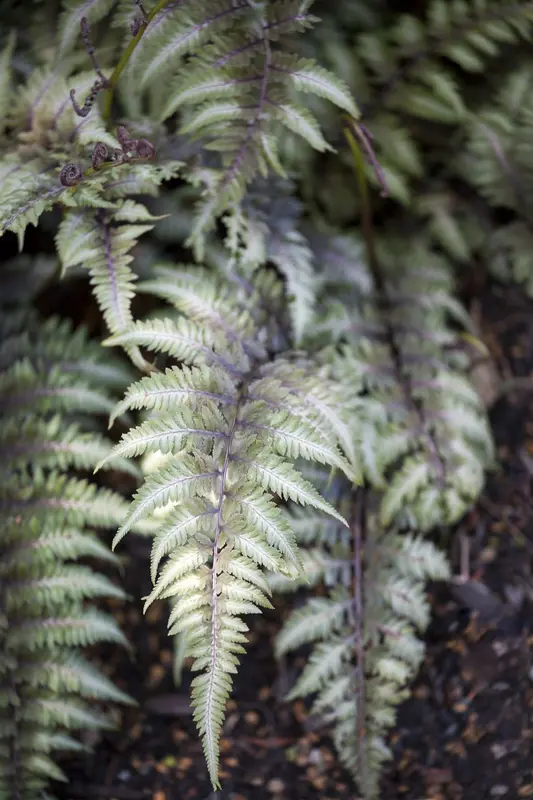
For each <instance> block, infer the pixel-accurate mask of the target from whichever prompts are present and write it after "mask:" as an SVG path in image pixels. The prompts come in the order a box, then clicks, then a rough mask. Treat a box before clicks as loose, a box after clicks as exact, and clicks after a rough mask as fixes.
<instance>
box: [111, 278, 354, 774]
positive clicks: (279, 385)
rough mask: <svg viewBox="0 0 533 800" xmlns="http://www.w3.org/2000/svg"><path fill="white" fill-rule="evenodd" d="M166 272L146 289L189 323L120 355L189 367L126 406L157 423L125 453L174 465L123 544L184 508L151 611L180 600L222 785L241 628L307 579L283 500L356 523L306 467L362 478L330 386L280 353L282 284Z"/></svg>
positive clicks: (210, 759) (139, 433)
mask: <svg viewBox="0 0 533 800" xmlns="http://www.w3.org/2000/svg"><path fill="white" fill-rule="evenodd" d="M154 274H155V280H154V282H153V283H152V282H150V283H148V284H147V285H145V286H144V287H143V289H144V290H145V291H157V294H158V295H159V296H161V297H164V298H165V299H167V300H168V301H171V302H172V303H173V304H174V305H175V307H176V308H177V310H178V311H179V312H181V313H180V314H179V315H178V316H176V317H175V318H172V317H169V318H155V319H153V320H148V321H146V322H137V323H136V324H135V325H134V326H133V327H132V329H131V331H129V332H128V333H125V334H123V335H121V336H120V337H114V338H113V339H111V340H110V343H112V344H113V343H119V344H122V345H127V346H130V345H135V346H143V347H146V348H148V349H150V350H152V351H158V352H162V353H164V354H165V355H166V356H167V357H170V358H172V359H179V361H181V362H182V363H183V365H182V366H170V367H167V369H166V370H165V372H164V373H162V374H157V375H154V376H150V377H146V378H143V379H142V380H141V381H140V383H138V384H134V385H133V386H132V387H130V388H129V389H128V391H127V392H126V397H125V399H124V401H123V402H122V403H120V405H119V408H118V410H119V411H123V410H126V409H130V408H142V409H145V410H147V411H149V412H150V413H149V416H148V418H147V419H146V421H145V422H143V423H141V425H139V426H138V427H136V428H134V429H133V430H131V431H130V432H129V433H127V434H125V435H124V436H123V437H122V440H121V442H120V443H119V444H118V445H117V446H116V448H115V449H114V454H115V455H119V456H121V457H124V456H130V457H131V456H135V455H141V454H146V453H153V452H158V451H160V452H161V453H163V454H167V455H168V458H166V459H164V460H163V462H162V465H161V466H160V468H159V469H156V470H154V471H152V472H151V473H150V474H149V475H148V477H147V478H146V480H145V482H144V484H143V486H142V487H141V489H140V490H139V492H138V493H137V494H136V496H135V498H134V500H133V503H132V505H131V508H130V510H129V512H128V515H127V517H126V520H125V522H124V523H123V524H122V526H121V527H120V528H119V531H118V534H117V536H116V538H115V543H117V542H118V541H119V540H120V539H121V538H122V537H123V536H124V535H125V534H126V533H127V532H128V531H129V530H130V528H131V527H132V525H134V524H135V522H137V521H138V520H143V519H146V518H147V517H148V516H149V515H151V514H153V512H155V511H157V510H158V509H161V508H167V509H168V508H170V509H171V510H170V513H168V514H167V515H165V516H164V517H163V525H162V526H161V529H160V530H159V531H158V532H157V534H156V536H155V539H154V544H153V548H152V560H151V571H152V580H153V582H154V588H153V590H152V592H151V594H150V596H149V597H148V598H147V601H146V606H148V605H150V604H151V603H152V602H153V601H154V600H156V599H159V598H173V599H174V606H173V610H172V613H171V616H170V621H169V624H170V633H171V634H175V633H184V634H186V641H187V652H188V654H189V655H190V656H192V657H193V658H194V665H193V670H194V671H197V672H199V673H200V674H199V675H198V676H197V677H196V678H195V679H194V681H193V695H192V697H193V706H194V709H195V712H194V716H195V720H196V723H197V725H198V728H199V730H200V733H201V735H202V739H203V744H204V751H205V755H206V759H207V763H208V767H209V772H210V775H211V779H212V781H213V784H214V785H218V760H219V738H220V731H221V727H222V722H223V719H224V707H225V703H226V700H227V698H228V695H229V693H230V690H231V685H232V674H233V673H234V672H236V670H237V665H238V656H239V654H240V653H243V652H244V647H243V645H244V644H245V643H246V635H245V634H246V631H247V629H248V628H247V625H246V623H245V622H243V621H242V620H241V616H243V615H244V614H248V613H258V612H259V611H260V609H261V607H267V608H268V607H270V600H269V594H270V592H269V588H268V583H267V581H266V578H265V572H273V573H279V574H282V575H286V576H288V577H294V576H296V575H298V574H299V573H300V571H301V569H302V567H301V562H300V558H299V555H298V549H297V546H296V543H295V541H294V536H293V534H292V531H291V528H290V525H289V524H288V523H287V520H286V518H285V517H284V515H283V514H282V513H281V510H280V509H279V508H278V507H277V505H276V503H275V502H274V499H275V497H279V498H281V499H292V500H293V501H295V502H297V503H300V504H302V505H305V506H311V507H314V508H317V509H321V510H322V511H324V512H325V513H329V514H331V515H332V516H333V517H335V518H337V519H338V520H339V521H340V522H341V523H343V524H345V522H344V519H343V517H342V515H341V514H339V512H338V511H336V510H335V509H334V508H333V507H332V506H331V505H330V504H329V503H327V502H326V501H325V500H324V499H323V498H322V497H321V496H320V495H319V493H318V492H317V491H316V489H315V488H314V487H313V485H312V484H311V483H310V482H309V481H307V480H306V479H305V478H303V477H302V475H301V474H300V472H298V470H296V469H295V468H294V466H293V464H292V462H293V461H294V459H296V458H298V457H302V458H305V459H308V460H312V461H316V462H319V463H322V464H327V465H329V466H331V467H335V468H336V469H340V470H342V471H343V472H345V474H347V475H349V476H351V477H353V478H354V479H355V477H356V476H355V475H354V472H353V468H352V466H351V465H350V463H349V462H348V461H347V460H346V458H345V457H344V456H343V455H342V453H341V451H340V449H339V447H338V446H337V444H336V439H337V437H336V434H335V430H334V428H333V427H332V425H331V422H330V415H331V413H332V411H333V409H332V408H331V407H328V403H327V402H325V401H324V400H323V394H324V386H325V382H326V381H327V375H326V374H325V373H323V374H321V373H320V372H315V369H314V368H313V365H312V364H309V363H307V362H306V361H305V360H302V358H301V357H298V356H296V355H295V356H294V358H293V359H291V358H290V356H288V355H284V356H281V355H279V354H276V353H275V351H271V350H270V348H271V347H272V340H273V336H274V334H275V332H276V328H277V327H278V326H279V325H280V324H281V323H282V321H283V305H282V294H281V285H280V284H279V282H278V281H277V280H275V279H273V278H272V276H271V275H270V274H269V273H259V274H258V275H257V276H256V279H255V281H254V284H253V285H248V284H244V285H243V284H242V283H237V282H236V283H235V284H233V285H232V284H230V283H229V282H228V281H223V280H221V279H219V278H217V277H216V276H215V275H212V274H211V275H209V274H208V273H205V274H204V273H202V271H199V270H194V271H192V270H191V271H188V270H185V269H179V268H175V267H164V268H161V269H156V270H155V272H154ZM185 315H186V316H185ZM332 396H333V395H332ZM164 559H165V561H164V563H163V565H162V562H163V560H164Z"/></svg>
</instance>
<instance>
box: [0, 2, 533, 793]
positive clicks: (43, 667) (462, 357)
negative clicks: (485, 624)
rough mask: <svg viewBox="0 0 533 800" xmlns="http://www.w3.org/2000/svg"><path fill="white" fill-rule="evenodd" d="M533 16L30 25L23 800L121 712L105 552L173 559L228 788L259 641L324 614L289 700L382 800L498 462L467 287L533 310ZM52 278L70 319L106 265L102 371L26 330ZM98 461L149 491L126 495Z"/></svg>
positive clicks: (1, 675) (20, 699) (376, 6)
mask: <svg viewBox="0 0 533 800" xmlns="http://www.w3.org/2000/svg"><path fill="white" fill-rule="evenodd" d="M405 5H406V4H404V6H405ZM311 11H313V12H315V11H316V13H317V14H318V15H319V16H320V17H321V19H320V20H319V19H318V17H315V16H313V15H312V14H311ZM2 21H3V22H4V20H2ZM532 21H533V6H532V4H531V2H528V1H527V0H515V1H514V2H511V0H505V1H504V2H502V1H501V0H451V1H450V2H447V1H445V0H427V1H426V0H424V1H423V2H421V3H417V4H416V9H413V10H412V11H409V12H406V13H399V12H398V11H397V9H396V6H395V4H393V3H389V2H386V1H385V2H381V3H371V2H365V0H361V2H358V3H328V2H326V0H316V2H315V3H313V2H311V0H262V1H261V2H259V1H258V0H254V1H252V0H180V2H169V0H159V2H156V0H153V2H150V0H146V1H145V2H144V3H138V2H130V1H129V0H116V2H113V0H90V2H86V1H84V2H81V0H62V2H57V3H54V2H52V0H42V1H41V2H35V3H34V4H32V8H31V13H27V12H26V11H25V10H24V11H22V10H21V9H18V8H13V9H8V11H7V12H6V24H5V28H6V30H7V29H8V28H9V27H10V26H12V27H13V33H11V34H9V35H6V36H5V37H4V38H3V40H2V41H0V224H1V226H2V234H5V238H3V239H2V242H3V243H4V242H5V243H6V246H9V239H10V238H13V234H15V235H16V237H17V238H18V244H19V248H20V249H22V248H24V249H26V250H27V253H25V254H23V255H21V256H19V257H18V258H17V259H14V260H13V261H12V262H10V263H8V264H7V265H5V267H4V268H3V269H2V273H1V275H0V284H1V285H0V297H2V302H3V303H4V304H5V305H7V304H9V306H10V310H9V314H7V315H4V318H3V319H2V322H1V325H2V344H1V345H0V411H2V413H3V423H2V427H1V429H0V451H2V454H3V455H4V458H3V459H2V460H1V462H0V464H1V466H0V471H1V472H2V473H3V475H2V489H1V500H0V514H1V516H2V533H1V534H0V549H1V550H2V566H1V567H0V591H1V592H2V599H3V606H5V608H6V614H7V616H6V614H4V616H3V617H2V618H1V619H0V637H2V639H3V646H4V647H3V650H5V652H6V653H7V656H6V657H4V655H2V659H3V660H2V666H1V667H0V701H1V702H0V707H1V708H2V711H1V714H3V715H4V716H7V718H8V719H9V720H10V721H9V724H6V726H5V734H4V732H2V734H0V776H1V777H0V781H1V780H3V781H4V784H1V783H0V797H4V796H5V797H6V800H8V799H9V800H12V798H13V797H17V798H19V800H20V797H28V798H29V797H34V796H35V795H36V793H38V792H41V789H43V790H44V787H45V785H46V778H47V776H48V777H56V776H58V775H59V773H58V772H57V768H56V767H55V766H54V765H53V762H52V761H51V760H48V759H49V754H50V753H51V752H52V751H53V750H55V749H69V748H72V747H75V746H76V745H75V743H74V739H71V738H69V737H68V736H67V734H66V733H65V729H69V728H76V727H78V728H91V727H95V726H96V727H98V726H100V725H105V724H106V723H105V720H104V718H103V717H100V716H98V715H97V714H96V712H93V711H90V710H89V709H88V706H87V703H88V701H89V700H90V698H92V697H98V698H100V699H102V700H104V701H106V702H107V701H113V702H114V701H120V700H124V699H125V698H124V697H123V696H122V695H121V694H120V693H119V692H118V690H116V689H114V688H113V687H112V686H111V684H109V683H108V682H107V681H106V680H105V679H104V678H103V677H102V676H98V675H97V673H96V672H94V671H93V669H92V668H91V667H90V666H89V664H88V663H87V662H85V661H83V660H82V655H81V653H80V652H79V649H80V647H83V646H84V645H86V644H91V643H93V642H97V641H101V640H106V639H110V640H112V641H117V642H119V641H120V642H122V641H123V639H122V635H121V634H120V632H119V631H118V630H117V628H116V626H115V625H114V623H113V621H112V620H109V619H107V618H105V617H103V616H102V615H101V614H100V612H98V611H96V610H95V607H94V606H92V605H91V603H90V601H91V600H92V599H93V598H97V597H100V596H102V595H105V594H112V595H113V594H114V595H115V596H116V595H117V594H120V589H118V588H117V587H116V585H115V584H114V583H112V582H110V581H109V580H107V579H105V578H104V577H102V576H100V575H98V574H97V573H95V572H92V571H90V570H89V569H88V568H87V567H86V566H85V565H84V564H83V562H82V561H81V559H82V558H83V557H85V556H89V557H91V558H92V557H96V558H103V559H104V560H105V559H107V560H108V561H113V560H114V557H113V556H111V555H110V554H109V552H108V551H107V549H106V547H105V545H104V544H103V543H101V542H100V540H99V539H97V538H96V536H95V535H94V533H93V532H92V529H93V528H108V527H110V528H114V529H115V530H117V531H118V533H117V534H116V537H115V543H118V542H119V541H120V540H121V539H122V537H124V536H125V535H126V534H127V533H128V532H129V531H130V530H132V529H134V528H135V529H139V530H142V531H143V532H145V533H150V534H153V537H154V538H153V545H152V557H151V563H150V565H149V567H148V565H147V568H149V570H150V575H151V578H152V582H153V589H152V592H151V594H150V595H149V597H148V598H147V599H146V606H148V605H150V604H151V603H152V602H155V601H156V600H160V599H165V600H168V601H169V607H170V621H169V631H170V635H172V636H173V637H174V638H175V642H176V661H175V673H176V676H177V677H179V674H180V672H181V669H182V666H183V659H184V657H185V656H186V655H188V656H191V657H192V659H193V661H194V667H193V668H194V670H195V672H196V673H197V675H196V677H195V679H194V682H193V706H194V715H195V720H196V723H197V726H198V729H199V731H200V734H201V737H202V741H203V746H204V751H205V755H206V760H207V764H208V769H209V773H210V777H211V780H212V782H213V785H214V787H218V786H219V775H218V760H219V744H218V742H219V738H220V735H221V730H222V726H223V722H224V709H225V703H226V700H227V698H228V696H229V694H230V692H231V688H232V680H233V675H234V674H235V673H236V671H237V669H238V663H239V658H240V656H241V655H242V654H243V653H244V650H245V644H246V632H247V630H248V627H247V622H246V621H245V620H244V619H243V617H244V616H246V615H247V614H248V613H259V612H260V611H261V609H262V608H269V607H270V605H271V600H272V595H271V592H273V593H274V596H275V592H281V591H283V592H286V591H288V590H289V589H291V588H293V589H294V588H300V589H302V588H304V589H305V591H306V592H307V593H308V596H307V600H306V604H305V605H304V606H303V607H302V608H301V609H298V610H297V611H295V612H294V613H293V615H292V616H291V617H290V618H289V621H288V622H287V625H286V626H285V628H284V629H283V630H282V632H281V633H280V636H279V640H278V652H279V653H280V654H282V653H283V654H284V653H288V652H290V651H293V650H295V649H297V648H298V647H300V646H301V645H312V652H311V655H310V656H309V658H308V660H307V665H306V666H305V668H304V670H303V672H302V674H301V676H300V677H299V679H298V681H297V684H296V686H295V688H294V690H293V692H292V696H297V695H298V696H306V695H308V694H313V695H314V700H313V702H314V710H315V711H316V712H317V713H319V714H320V715H321V716H324V718H325V720H326V721H327V722H329V723H330V724H331V725H332V729H333V732H334V736H335V741H336V744H337V748H338V751H339V754H340V755H341V757H342V759H343V761H344V762H345V764H346V765H347V767H348V768H349V769H350V770H351V771H352V773H353V775H354V777H355V779H356V781H357V782H358V785H359V788H360V791H361V793H362V794H363V795H364V796H365V800H373V798H377V797H379V775H380V771H381V768H382V765H383V762H384V761H385V759H386V758H388V757H389V755H390V754H389V750H388V748H387V742H386V739H387V735H388V732H389V731H390V729H391V728H392V727H393V725H394V720H395V711H396V707H397V705H398V703H399V702H400V700H401V699H402V698H403V697H404V696H405V695H406V693H407V692H408V687H409V682H410V681H411V680H412V678H413V677H414V675H415V674H416V670H417V669H418V666H419V664H420V662H421V660H422V658H423V642H422V638H421V637H422V635H423V631H424V629H425V627H426V626H427V623H428V614H429V610H428V605H427V600H426V596H425V582H426V581H427V580H428V579H446V578H447V576H448V574H449V567H448V566H447V563H446V559H445V556H444V554H443V553H442V552H440V551H439V550H438V549H437V548H436V547H435V545H434V544H432V543H431V540H430V539H429V538H428V537H430V536H431V535H432V531H433V530H434V529H435V528H440V529H441V530H442V529H443V528H445V527H446V526H450V525H453V524H454V523H456V522H457V521H458V520H459V519H460V518H461V516H462V515H463V514H464V513H465V512H466V511H467V510H468V509H469V508H470V507H471V506H472V504H473V503H475V501H476V498H477V496H478V495H479V493H480V491H481V489H482V486H483V480H484V474H485V471H486V469H487V468H490V466H491V465H492V463H493V459H494V454H493V448H492V443H491V436H490V429H489V426H488V422H487V418H486V414H485V411H484V409H483V407H482V404H481V402H480V400H479V398H478V397H477V395H476V392H475V391H474V388H473V387H472V386H471V384H470V381H469V370H470V361H469V357H468V355H467V352H468V351H467V348H466V346H465V345H466V342H467V340H468V339H471V338H472V337H473V336H474V337H475V335H476V331H475V330H474V329H473V327H472V323H471V321H470V319H469V316H468V313H467V311H466V310H465V309H464V308H463V307H462V306H461V304H460V303H459V302H458V300H457V299H456V297H455V291H456V275H457V272H458V271H459V270H461V271H463V272H464V271H465V270H466V269H467V268H469V269H470V268H471V266H472V265H475V268H476V269H479V270H481V269H483V267H485V266H486V267H488V268H489V269H491V270H492V271H493V272H494V273H496V274H497V275H498V276H499V277H510V276H513V277H514V278H515V279H517V280H519V281H521V282H523V283H524V284H525V285H526V286H527V287H528V288H529V289H531V287H533V272H532V266H531V252H532V247H531V244H532V242H531V224H530V223H531V209H530V205H531V197H530V196H531V191H530V186H529V180H530V176H531V164H532V159H531V143H530V139H531V136H530V129H531V120H532V118H533V117H532V108H533V105H532V98H533V93H532V91H531V70H530V67H529V56H528V55H527V54H525V51H526V50H527V47H528V45H529V44H530V41H531V31H532ZM354 97H355V98H357V103H356V101H355V100H354V99H353V98H354ZM359 108H360V109H361V112H359ZM360 113H361V114H362V118H363V119H364V126H362V125H360V124H359V123H357V127H353V126H354V120H357V119H358V117H359V115H360ZM346 126H352V127H349V130H352V132H353V131H357V133H358V139H357V145H356V146H357V147H360V148H361V149H362V150H364V152H365V154H366V156H367V159H366V162H365V163H364V166H363V170H364V172H365V174H366V179H367V181H368V183H369V184H370V185H372V186H374V187H378V186H379V188H380V189H385V191H384V192H383V194H384V195H385V196H384V197H379V198H378V197H377V196H376V198H375V199H374V198H373V200H374V203H373V204H374V205H375V208H374V210H373V213H371V212H372V210H371V209H370V205H369V203H368V198H367V197H366V193H365V191H364V188H365V187H364V186H363V191H362V187H361V182H359V183H358V181H357V180H354V178H353V176H352V156H353V152H350V150H349V148H347V147H345V146H344V139H343V127H344V128H346ZM357 152H359V151H357ZM376 194H377V193H376ZM32 226H35V227H37V226H38V231H37V232H36V231H35V230H32ZM191 249H192V254H193V255H194V256H195V257H196V259H197V260H198V261H199V262H201V265H200V264H191V263H189V262H190V259H191V252H190V250H191ZM52 253H54V255H51V254H52ZM181 262H183V263H181ZM58 267H59V270H58ZM457 268H459V270H458V269H457ZM58 271H60V272H61V273H62V276H63V277H64V280H65V283H64V284H63V291H65V292H66V293H67V296H69V294H68V292H69V287H71V286H73V285H74V281H75V280H77V279H78V277H79V276H80V275H83V274H84V273H88V275H89V280H90V284H91V288H92V291H93V295H94V298H95V301H96V304H97V306H98V308H99V309H100V312H101V319H102V321H103V323H105V327H106V328H107V330H108V334H109V336H108V338H107V340H106V342H105V344H106V345H108V347H106V348H102V347H101V346H100V344H99V342H98V341H97V339H98V334H99V332H100V330H99V327H98V325H95V326H94V328H93V332H94V334H95V335H94V341H93V340H90V341H89V340H88V339H87V336H86V334H85V333H84V332H83V329H82V328H77V329H76V330H72V327H71V326H70V324H68V323H67V322H66V321H64V320H59V319H57V318H56V317H53V316H46V311H45V318H44V319H42V318H41V317H40V316H38V315H37V314H36V313H35V311H34V310H30V309H29V308H28V307H27V305H28V303H29V302H30V301H31V300H32V299H33V298H34V297H35V296H36V295H38V294H39V291H40V290H41V289H42V288H43V286H48V287H53V286H54V282H55V281H56V280H57V277H56V273H57V272H58ZM21 275H24V276H25V278H24V280H23V281H21ZM26 278H27V280H26ZM69 281H72V283H68V282H69ZM37 304H38V303H37V301H36V302H35V303H34V306H35V305H37ZM21 308H22V310H20V309H21ZM44 308H45V309H46V303H45V304H44ZM68 310H69V311H70V309H68ZM90 314H91V310H90V309H89V310H88V312H87V318H88V319H90V318H91V316H90ZM102 327H103V326H102ZM109 346H116V347H119V348H122V349H123V350H124V351H125V353H126V354H127V356H128V357H129V360H130V361H132V362H133V364H134V366H135V367H136V368H138V370H140V371H142V372H144V373H148V374H144V376H142V375H137V377H136V379H133V378H132V373H131V372H130V369H129V366H125V364H124V361H121V360H120V358H118V357H117V355H116V353H115V354H113V351H112V350H111V349H110V347H109ZM132 380H133V382H132ZM126 384H129V388H127V390H126V391H125V392H124V386H126ZM118 396H120V397H121V399H120V400H119V401H118V402H115V401H116V399H117V397H118ZM108 415H109V416H110V420H111V423H113V422H114V421H115V420H117V419H118V418H120V420H121V422H123V423H124V424H125V425H126V427H127V430H126V432H125V433H123V435H122V438H121V439H120V441H119V442H118V443H116V444H115V446H114V447H113V448H111V445H110V442H109V440H108V438H107V436H104V435H102V434H101V433H100V430H99V420H100V419H101V418H102V417H104V416H108ZM138 457H142V471H141V470H139V469H138V467H137V465H136V464H135V461H134V459H136V458H138ZM97 465H99V466H105V467H106V468H109V469H111V470H113V471H115V470H120V471H122V472H123V473H125V480H126V476H127V480H129V481H135V480H137V481H139V483H138V484H137V485H138V488H137V491H136V493H135V495H134V497H133V499H132V500H131V502H129V501H127V500H125V499H124V498H123V497H122V495H119V494H117V493H115V492H111V491H110V490H108V489H105V488H99V487H97V485H96V483H95V482H94V480H93V479H90V478H89V477H88V476H87V475H86V474H84V473H87V472H90V471H92V470H93V469H94V468H95V467H96V466H97ZM98 480H100V478H98ZM319 489H320V491H319ZM321 584H324V585H325V587H326V594H325V596H323V594H320V593H319V594H318V595H317V594H316V587H317V586H319V585H321ZM88 601H89V605H87V602H88ZM13 619H15V620H16V623H13V622H12V620H13ZM19 619H22V620H24V622H23V623H22V624H19ZM36 700H39V702H40V704H38V703H37V702H35V701H36ZM12 709H16V713H15V712H13V713H11V711H12ZM10 714H11V716H10ZM2 719H3V717H2ZM21 764H23V765H25V766H23V768H22V771H21V772H20V775H21V778H20V781H22V783H21V784H20V786H19V787H17V791H18V794H16V793H15V794H13V792H12V791H11V790H10V789H9V788H8V787H9V781H10V780H11V778H12V776H13V772H14V769H15V765H21ZM2 793H3V794H2ZM32 793H33V794H32Z"/></svg>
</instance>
